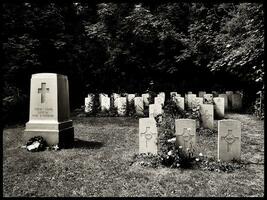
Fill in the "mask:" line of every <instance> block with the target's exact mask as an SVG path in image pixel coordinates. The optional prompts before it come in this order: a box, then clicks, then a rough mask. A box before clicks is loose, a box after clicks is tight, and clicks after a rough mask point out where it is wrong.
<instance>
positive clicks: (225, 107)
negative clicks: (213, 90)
mask: <svg viewBox="0 0 267 200" xmlns="http://www.w3.org/2000/svg"><path fill="white" fill-rule="evenodd" d="M219 97H222V98H224V110H225V111H227V110H228V109H229V108H228V98H227V95H226V94H219Z"/></svg>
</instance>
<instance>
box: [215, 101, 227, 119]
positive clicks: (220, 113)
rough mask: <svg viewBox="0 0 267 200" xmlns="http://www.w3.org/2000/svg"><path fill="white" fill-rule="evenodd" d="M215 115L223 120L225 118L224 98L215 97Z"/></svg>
mask: <svg viewBox="0 0 267 200" xmlns="http://www.w3.org/2000/svg"><path fill="white" fill-rule="evenodd" d="M213 102H214V115H215V116H216V117H217V118H219V119H222V118H224V98H223V97H214V98H213Z"/></svg>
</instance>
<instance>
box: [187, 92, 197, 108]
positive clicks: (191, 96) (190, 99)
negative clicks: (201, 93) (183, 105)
mask: <svg viewBox="0 0 267 200" xmlns="http://www.w3.org/2000/svg"><path fill="white" fill-rule="evenodd" d="M196 97H197V95H195V94H187V104H188V108H189V109H192V108H193V101H195V99H196Z"/></svg>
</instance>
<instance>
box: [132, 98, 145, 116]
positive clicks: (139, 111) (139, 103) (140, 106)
mask: <svg viewBox="0 0 267 200" xmlns="http://www.w3.org/2000/svg"><path fill="white" fill-rule="evenodd" d="M134 107H135V112H136V115H138V116H143V115H144V101H143V98H142V97H135V98H134Z"/></svg>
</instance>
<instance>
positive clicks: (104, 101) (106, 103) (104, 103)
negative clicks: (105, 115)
mask: <svg viewBox="0 0 267 200" xmlns="http://www.w3.org/2000/svg"><path fill="white" fill-rule="evenodd" d="M99 100H100V107H101V111H102V112H108V111H109V110H110V98H109V97H108V95H107V94H100V97H99Z"/></svg>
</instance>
